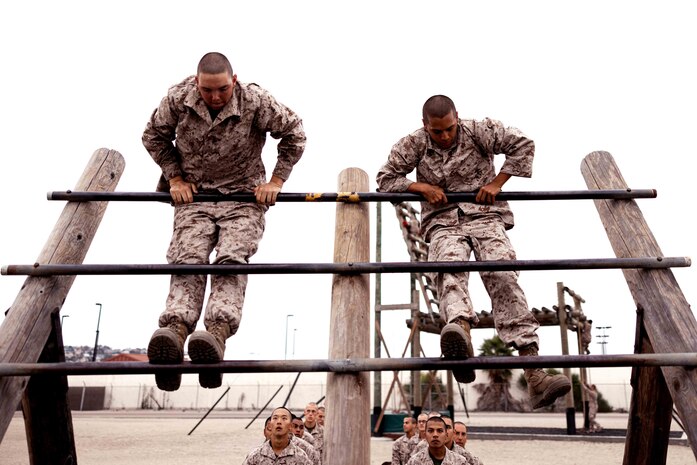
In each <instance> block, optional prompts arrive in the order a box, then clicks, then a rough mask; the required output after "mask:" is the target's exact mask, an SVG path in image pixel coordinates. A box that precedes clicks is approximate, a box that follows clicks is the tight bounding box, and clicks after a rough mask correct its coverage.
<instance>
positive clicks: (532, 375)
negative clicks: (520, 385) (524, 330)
mask: <svg viewBox="0 0 697 465" xmlns="http://www.w3.org/2000/svg"><path fill="white" fill-rule="evenodd" d="M518 355H522V356H537V347H535V346H528V347H524V348H522V349H518ZM523 376H525V381H527V383H528V395H529V396H530V403H531V404H532V408H533V409H537V408H541V407H545V406H547V405H551V404H553V403H554V401H555V400H557V398H558V397H561V396H563V395H565V394H566V393H567V392H569V391H570V390H571V382H570V381H569V378H567V377H566V376H564V375H561V374H560V375H550V374H547V373H545V372H544V371H542V370H541V369H539V368H528V369H526V370H525V371H524V372H523Z"/></svg>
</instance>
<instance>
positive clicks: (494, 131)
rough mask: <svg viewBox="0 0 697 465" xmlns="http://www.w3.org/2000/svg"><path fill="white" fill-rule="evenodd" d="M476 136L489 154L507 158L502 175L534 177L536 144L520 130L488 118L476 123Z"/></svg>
mask: <svg viewBox="0 0 697 465" xmlns="http://www.w3.org/2000/svg"><path fill="white" fill-rule="evenodd" d="M474 136H475V138H476V139H477V141H479V143H480V144H482V146H483V148H484V149H485V150H487V151H488V152H489V153H491V154H499V153H501V154H504V155H505V156H506V161H505V162H504V163H503V165H502V166H501V170H500V171H501V172H502V173H507V174H510V175H511V176H520V177H524V178H529V177H531V176H532V160H533V157H534V156H535V142H534V141H533V140H532V139H529V138H528V137H526V136H525V134H523V133H522V132H521V131H520V130H518V129H517V128H514V127H506V126H504V125H503V123H501V122H500V121H497V120H494V119H490V118H486V119H485V120H484V121H480V122H474Z"/></svg>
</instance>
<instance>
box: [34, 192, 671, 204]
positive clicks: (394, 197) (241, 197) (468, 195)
mask: <svg viewBox="0 0 697 465" xmlns="http://www.w3.org/2000/svg"><path fill="white" fill-rule="evenodd" d="M446 195H447V197H448V201H449V202H474V200H475V198H476V196H477V193H476V192H448V193H447V194H446ZM657 195H658V194H657V192H656V190H655V189H606V190H588V191H583V190H579V191H538V192H501V193H500V194H498V195H497V196H496V199H497V200H584V199H616V200H617V199H639V198H641V199H652V198H656V196H657ZM46 197H47V198H48V200H67V201H69V202H89V201H111V202H114V201H127V202H164V203H171V201H172V198H171V197H170V195H169V194H168V193H167V192H88V191H76V192H73V191H54V192H48V193H47V194H46ZM422 200H423V197H422V196H421V195H420V194H412V193H409V192H324V193H314V192H310V193H292V192H281V193H280V194H278V197H277V199H276V201H277V202H343V203H360V202H409V201H417V202H418V201H422ZM194 201H195V202H256V197H255V196H254V194H253V193H251V192H239V193H233V194H195V195H194Z"/></svg>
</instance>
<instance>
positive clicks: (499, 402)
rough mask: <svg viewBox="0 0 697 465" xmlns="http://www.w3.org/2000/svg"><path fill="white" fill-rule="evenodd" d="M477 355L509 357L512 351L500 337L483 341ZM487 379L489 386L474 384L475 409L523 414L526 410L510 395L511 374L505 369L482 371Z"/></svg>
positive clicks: (523, 405)
mask: <svg viewBox="0 0 697 465" xmlns="http://www.w3.org/2000/svg"><path fill="white" fill-rule="evenodd" d="M479 355H483V356H493V357H499V356H504V357H510V356H511V355H513V349H511V348H510V347H507V346H506V344H505V343H504V342H503V341H502V340H501V338H500V337H498V336H494V337H492V338H490V339H485V340H484V342H483V343H482V345H481V346H480V347H479ZM484 371H486V374H487V376H488V378H489V384H483V383H480V384H476V385H474V388H475V389H476V390H477V391H478V392H479V394H480V396H479V399H478V400H477V409H478V410H482V411H495V412H501V411H503V412H524V411H526V410H528V409H527V408H526V406H525V404H523V403H522V402H520V401H519V400H517V399H516V398H514V397H513V396H512V395H511V392H510V387H511V378H512V377H513V372H512V371H511V370H509V369H507V368H494V369H490V370H484Z"/></svg>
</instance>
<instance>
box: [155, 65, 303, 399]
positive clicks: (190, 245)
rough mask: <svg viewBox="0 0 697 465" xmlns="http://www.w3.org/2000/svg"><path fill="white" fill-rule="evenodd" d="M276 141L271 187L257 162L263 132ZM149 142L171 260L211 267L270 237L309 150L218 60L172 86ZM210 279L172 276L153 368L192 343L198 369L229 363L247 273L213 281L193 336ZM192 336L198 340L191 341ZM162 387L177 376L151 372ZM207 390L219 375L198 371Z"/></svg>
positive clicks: (172, 386)
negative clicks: (267, 231)
mask: <svg viewBox="0 0 697 465" xmlns="http://www.w3.org/2000/svg"><path fill="white" fill-rule="evenodd" d="M267 133H270V134H271V136H272V137H273V138H275V139H280V142H279V143H278V159H277V162H276V166H275V167H274V169H273V172H272V176H271V179H269V180H268V181H267V179H266V171H265V168H264V164H263V162H262V158H261V152H262V148H263V146H264V143H265V141H266V134H267ZM143 144H144V145H145V148H146V149H147V151H148V152H149V153H150V155H151V156H152V158H153V160H154V161H155V162H156V163H157V164H158V165H159V166H160V168H161V170H162V177H161V178H160V183H159V184H158V190H159V191H168V192H169V193H170V194H171V196H172V202H173V203H174V206H175V209H174V231H173V234H172V240H171V243H170V246H169V250H168V252H167V260H168V262H169V263H174V264H206V263H209V259H210V255H211V252H212V251H213V250H214V249H215V251H216V255H215V260H214V263H215V264H228V263H234V264H239V263H242V264H243V263H248V261H249V258H250V257H251V256H252V255H254V253H255V252H256V251H257V246H258V244H259V241H260V240H261V237H262V234H263V232H264V225H265V219H264V214H265V212H266V210H267V209H268V206H269V205H273V204H274V203H275V201H276V198H277V195H278V193H279V192H280V191H281V188H282V187H283V183H284V182H285V181H286V180H287V179H288V176H289V175H290V173H291V170H292V169H293V165H295V163H296V162H297V161H298V160H299V159H300V157H301V155H302V153H303V150H304V148H305V133H304V131H303V126H302V121H301V120H300V118H299V117H298V116H297V115H296V114H295V113H294V112H293V111H292V110H290V109H289V108H288V107H286V106H284V105H282V104H281V103H279V102H277V101H276V99H274V97H273V96H272V95H271V94H270V93H269V92H267V91H266V90H264V89H262V88H261V87H259V86H258V85H256V84H244V83H241V82H238V81H237V75H236V74H234V73H233V71H232V67H231V65H230V62H229V61H228V59H227V58H226V57H225V56H224V55H222V54H220V53H215V52H213V53H207V54H206V55H204V56H203V58H201V60H200V62H199V65H198V69H197V73H196V75H194V76H190V77H188V78H186V79H184V80H183V81H182V82H180V83H179V84H176V85H174V86H172V87H171V88H170V89H169V91H168V93H167V96H166V97H164V98H163V99H162V102H161V103H160V106H159V107H158V108H157V109H156V110H155V111H154V112H153V114H152V116H151V118H150V121H149V122H148V124H147V126H146V128H145V131H144V133H143ZM250 191H251V192H254V194H255V197H256V203H251V202H209V203H204V202H194V194H197V193H220V194H229V193H233V192H250ZM206 278H207V277H206V276H205V275H172V278H171V281H170V291H169V295H168V297H167V303H166V309H165V311H164V312H163V313H162V314H161V315H160V317H159V329H158V330H157V331H155V333H154V334H153V336H152V338H151V340H150V344H149V345H148V357H149V359H150V362H151V363H158V364H176V363H181V362H182V361H183V358H184V342H185V340H186V338H187V337H188V336H189V334H191V337H190V338H189V345H188V350H189V357H190V358H191V361H192V362H193V363H216V362H219V361H221V360H223V357H224V354H225V341H226V340H227V339H228V338H229V337H230V336H232V335H233V334H235V332H236V331H237V329H238V327H239V324H240V319H241V317H242V305H243V302H244V293H245V289H246V286H247V275H212V276H211V290H210V295H209V297H208V303H207V306H206V312H205V318H204V325H205V328H206V330H205V331H195V332H194V329H195V327H196V323H197V322H198V319H199V317H200V315H201V310H202V308H203V301H204V297H205V289H206ZM192 333H193V334H192ZM155 379H156V381H157V385H158V387H159V388H160V389H163V390H166V391H174V390H176V389H178V388H179V385H180V383H181V375H180V374H168V373H160V374H156V375H155ZM199 382H200V384H201V386H203V387H206V388H215V387H218V386H220V385H221V383H222V375H221V374H220V373H219V372H212V373H211V372H202V373H201V374H200V375H199Z"/></svg>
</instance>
